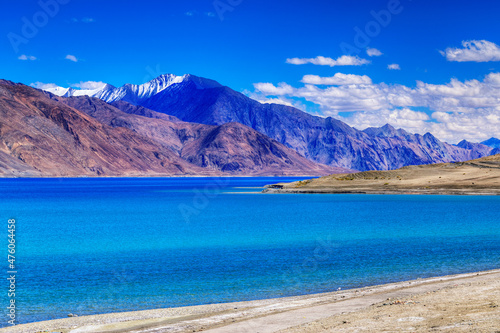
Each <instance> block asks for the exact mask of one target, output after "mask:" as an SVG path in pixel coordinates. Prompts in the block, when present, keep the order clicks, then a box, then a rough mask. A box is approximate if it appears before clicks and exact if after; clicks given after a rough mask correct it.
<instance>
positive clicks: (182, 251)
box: [0, 178, 500, 326]
mask: <svg viewBox="0 0 500 333" xmlns="http://www.w3.org/2000/svg"><path fill="white" fill-rule="evenodd" d="M289 180H295V178H232V179H220V178H174V179H171V178H155V179H1V180H0V198H1V200H0V218H1V219H2V221H3V222H1V223H3V225H4V228H3V230H4V234H5V236H4V237H3V239H4V241H3V243H2V244H4V245H3V246H2V247H1V248H0V251H3V253H4V254H3V255H1V256H0V258H1V257H3V258H4V262H3V263H2V270H3V272H2V274H3V275H4V276H5V278H6V277H7V270H8V267H7V264H8V263H7V244H8V243H7V221H8V219H10V218H15V219H16V228H17V230H16V232H17V242H16V246H17V247H16V250H17V252H16V264H17V267H16V268H17V275H16V298H15V299H16V305H17V309H16V310H17V319H18V322H19V323H26V322H32V321H39V320H47V319H55V318H63V317H67V315H68V314H69V313H74V314H78V315H80V316H81V315H86V314H96V313H107V312H117V311H129V310H143V309H153V308H163V307H172V306H185V305H195V304H206V303H216V302H230V301H240V300H252V299H262V298H270V297H283V296H291V295H300V294H307V293H318V292H327V291H332V290H336V289H337V288H342V289H347V288H355V287H361V286H367V285H375V284H381V283H387V282H395V281H401V280H408V279H415V278H424V277H430V276H439V275H446V274H455V273H464V272H472V271H479V270H488V269H494V268H500V215H499V211H500V197H493V196H410V195H326V194H324V195H314V194H304V195H298V194H260V193H258V192H260V191H261V190H262V186H263V185H265V184H270V183H276V182H279V181H289ZM249 192H254V193H249ZM2 248H3V249H2ZM2 280H3V281H4V284H3V285H4V287H3V288H4V289H5V290H4V291H1V290H0V302H2V305H1V307H2V308H3V309H5V308H6V307H7V306H8V302H9V298H7V290H8V287H9V286H8V282H7V280H6V279H3V278H2ZM0 287H1V284H0ZM5 318H6V317H4V319H5ZM6 321H7V319H5V320H2V325H3V326H6Z"/></svg>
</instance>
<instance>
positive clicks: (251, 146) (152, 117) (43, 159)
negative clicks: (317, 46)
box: [0, 80, 344, 177]
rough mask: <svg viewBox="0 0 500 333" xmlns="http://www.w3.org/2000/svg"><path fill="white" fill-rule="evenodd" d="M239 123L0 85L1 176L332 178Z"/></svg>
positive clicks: (324, 169) (326, 170)
mask: <svg viewBox="0 0 500 333" xmlns="http://www.w3.org/2000/svg"><path fill="white" fill-rule="evenodd" d="M342 171H344V170H343V169H339V168H334V167H330V166H325V165H321V164H318V163H315V162H312V161H310V160H308V159H306V158H304V157H303V156H300V155H299V154H298V153H297V152H295V151H294V150H292V149H290V148H287V147H285V146H284V145H283V144H281V143H279V142H277V141H275V140H272V139H270V138H268V137H266V136H265V135H263V134H261V133H259V132H257V131H255V130H253V129H251V128H249V127H247V126H244V125H242V124H239V123H234V122H233V123H226V124H223V125H220V126H212V125H203V124H192V123H186V122H183V121H181V120H179V119H177V118H175V117H172V116H169V115H166V114H162V113H157V112H154V111H151V110H148V109H145V108H144V107H141V106H136V105H132V104H130V103H128V102H125V101H124V100H119V101H116V102H115V103H114V105H111V104H108V103H106V102H104V101H103V100H101V99H98V98H95V97H88V96H86V95H81V96H75V97H59V96H56V95H54V94H52V93H48V92H44V91H41V90H37V89H34V88H31V87H28V86H26V85H23V84H18V83H17V84H16V83H13V82H10V81H4V80H0V175H2V176H4V177H5V176H16V177H23V176H26V177H28V176H29V177H37V176H183V175H204V176H220V175H225V176H229V175H251V176H257V175H259V176H261V175H273V176H274V175H312V176H316V175H321V174H323V175H325V174H329V173H335V172H342Z"/></svg>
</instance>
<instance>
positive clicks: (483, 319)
mask: <svg viewBox="0 0 500 333" xmlns="http://www.w3.org/2000/svg"><path fill="white" fill-rule="evenodd" d="M499 305H500V269H499V270H493V271H487V272H480V273H470V274H461V275H453V276H446V277H437V278H429V279H419V280H414V281H406V282H399V283H392V284H387V285H380V286H373V287H366V288H360V289H352V290H345V291H338V292H332V293H324V294H314V295H306V296H297V297H286V298H277V299H267V300H258V301H249V302H237V303H225V304H212V305H201V306H191V307H184V308H170V309H159V310H147V311H137V312H125V313H113V314H104V315H95V316H86V317H72V318H65V319H58V320H52V321H45V322H38V323H31V324H25V325H18V326H14V327H9V328H3V329H0V332H11V333H17V332H30V333H34V332H62V333H69V332H71V333H81V332H102V333H111V332H114V333H118V332H149V333H153V332H211V333H224V332H228V333H229V332H230V333H237V332H248V333H257V332H259V333H271V332H288V333H292V332H293V333H295V332H311V333H312V332H382V331H384V332H394V331H397V332H400V331H412V332H414V331H422V332H428V331H449V332H500V308H499Z"/></svg>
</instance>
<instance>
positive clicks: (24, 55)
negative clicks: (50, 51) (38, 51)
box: [17, 54, 36, 61]
mask: <svg viewBox="0 0 500 333" xmlns="http://www.w3.org/2000/svg"><path fill="white" fill-rule="evenodd" d="M17 59H19V60H31V61H33V60H36V57H34V56H31V55H26V54H22V55H20V56H19V57H18V58H17Z"/></svg>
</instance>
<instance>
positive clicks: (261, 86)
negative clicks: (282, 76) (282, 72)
mask: <svg viewBox="0 0 500 333" xmlns="http://www.w3.org/2000/svg"><path fill="white" fill-rule="evenodd" d="M254 87H255V89H256V90H257V91H260V92H265V94H266V95H267V96H281V95H291V94H293V92H294V88H293V87H292V86H290V85H288V84H286V83H283V82H282V83H279V84H278V86H277V87H275V86H274V85H273V84H272V83H255V84H254Z"/></svg>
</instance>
